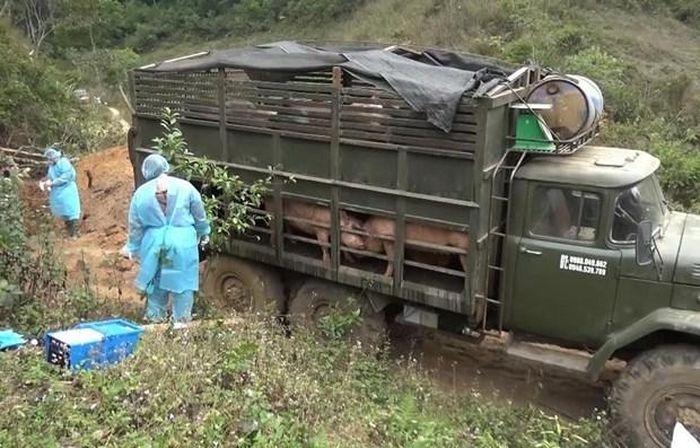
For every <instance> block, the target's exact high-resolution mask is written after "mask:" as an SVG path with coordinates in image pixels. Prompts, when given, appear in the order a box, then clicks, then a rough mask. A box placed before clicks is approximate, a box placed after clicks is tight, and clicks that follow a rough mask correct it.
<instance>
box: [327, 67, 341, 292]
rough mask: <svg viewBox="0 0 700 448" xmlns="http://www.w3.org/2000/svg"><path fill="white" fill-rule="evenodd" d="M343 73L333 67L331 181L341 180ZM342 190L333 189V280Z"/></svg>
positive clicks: (336, 267)
mask: <svg viewBox="0 0 700 448" xmlns="http://www.w3.org/2000/svg"><path fill="white" fill-rule="evenodd" d="M342 77H343V72H342V70H341V69H340V67H333V102H332V105H331V109H332V116H333V118H332V123H331V148H330V173H331V179H333V180H334V181H337V180H339V179H340V89H341V87H342ZM339 203H340V189H339V187H338V186H337V185H333V186H332V187H331V264H332V267H333V279H334V280H337V278H338V268H339V267H340V246H341V242H340V226H341V224H340V210H339V209H338V207H339Z"/></svg>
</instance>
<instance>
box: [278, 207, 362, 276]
mask: <svg viewBox="0 0 700 448" xmlns="http://www.w3.org/2000/svg"><path fill="white" fill-rule="evenodd" d="M265 208H266V210H267V211H268V212H270V213H272V211H273V210H274V209H273V203H272V201H266V202H265ZM284 216H285V217H288V218H300V219H304V220H306V221H311V222H314V223H318V225H314V224H311V223H307V222H301V221H296V220H293V219H288V220H287V223H288V224H289V227H291V228H292V229H295V230H297V231H299V232H302V233H305V234H308V235H313V236H315V237H316V239H317V240H318V242H319V245H321V252H322V256H323V263H324V264H326V265H330V261H331V258H330V254H329V251H328V247H326V246H323V244H330V240H331V233H330V232H331V231H330V226H331V210H330V208H328V207H324V206H321V205H315V204H310V203H307V202H302V201H296V200H292V199H287V200H285V201H284ZM340 229H341V232H340V242H341V244H342V245H343V246H347V247H350V248H352V249H358V250H363V249H364V248H365V241H364V238H363V237H362V236H360V235H356V234H354V233H348V232H343V231H342V230H343V229H345V230H362V221H360V220H359V219H357V218H355V217H353V216H351V215H349V214H348V213H346V212H345V211H343V210H341V211H340ZM273 244H274V242H273ZM345 256H346V258H348V259H351V257H350V254H349V253H345Z"/></svg>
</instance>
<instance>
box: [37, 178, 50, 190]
mask: <svg viewBox="0 0 700 448" xmlns="http://www.w3.org/2000/svg"><path fill="white" fill-rule="evenodd" d="M39 189H40V190H41V191H51V181H50V180H42V181H39Z"/></svg>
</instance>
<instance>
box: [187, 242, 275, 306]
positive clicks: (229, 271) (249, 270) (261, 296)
mask: <svg viewBox="0 0 700 448" xmlns="http://www.w3.org/2000/svg"><path fill="white" fill-rule="evenodd" d="M201 295H202V296H203V297H204V298H205V299H207V300H212V301H213V302H214V303H216V304H218V305H220V306H222V307H224V308H230V309H233V310H235V311H238V312H256V313H265V314H272V315H280V314H282V313H283V312H284V302H285V296H284V288H283V284H282V280H281V278H280V275H279V274H278V273H277V272H276V271H275V270H274V269H271V268H268V267H266V266H263V265H259V264H257V263H252V262H250V261H245V260H241V259H239V258H235V257H229V256H225V255H219V256H213V257H211V258H209V259H208V260H207V262H206V267H205V271H204V275H203V280H202V287H201Z"/></svg>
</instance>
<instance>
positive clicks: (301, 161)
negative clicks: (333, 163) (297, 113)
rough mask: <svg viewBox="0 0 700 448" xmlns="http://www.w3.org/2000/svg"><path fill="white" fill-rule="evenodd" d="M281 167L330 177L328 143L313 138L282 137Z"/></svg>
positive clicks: (300, 172)
mask: <svg viewBox="0 0 700 448" xmlns="http://www.w3.org/2000/svg"><path fill="white" fill-rule="evenodd" d="M280 147H281V150H282V169H283V170H285V171H290V172H292V173H296V174H308V175H310V176H318V177H323V178H329V177H330V145H329V144H328V143H323V142H317V141H313V140H302V139H297V138H288V137H282V139H281V142H280Z"/></svg>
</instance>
